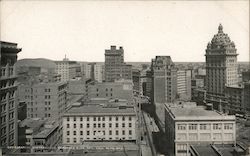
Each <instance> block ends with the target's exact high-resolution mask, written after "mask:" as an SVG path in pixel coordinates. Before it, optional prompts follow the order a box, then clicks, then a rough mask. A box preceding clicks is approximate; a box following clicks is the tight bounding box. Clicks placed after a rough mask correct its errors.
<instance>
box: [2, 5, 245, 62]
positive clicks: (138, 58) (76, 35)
mask: <svg viewBox="0 0 250 156" xmlns="http://www.w3.org/2000/svg"><path fill="white" fill-rule="evenodd" d="M248 4H249V2H248V1H239V2H238V1H237V2H235V1H221V2H214V1H206V2H201V1H195V2H179V1H168V2H165V1H157V2H152V1H144V2H142V1H129V2H127V1H118V2H114V1H105V2H101V1H94V2H89V1H88V2H87V1H73V2H69V1H53V2H49V1H43V2H37V1H25V2H23V1H1V40H4V41H13V42H17V43H18V45H19V46H20V47H22V53H21V54H20V56H19V59H23V58H48V59H51V60H62V59H63V58H64V56H65V55H67V56H68V57H69V59H70V60H76V61H89V62H92V61H94V62H104V52H105V49H108V48H109V46H110V45H117V46H122V47H123V48H124V53H125V62H150V61H151V59H152V58H154V56H156V55H168V56H171V57H172V59H173V61H174V62H188V61H190V62H205V56H204V55H205V49H206V46H207V43H208V42H209V41H210V40H211V39H212V37H213V35H214V34H215V33H217V31H218V26H219V24H220V23H221V24H222V25H223V30H224V32H225V33H227V34H228V35H229V36H230V39H231V40H232V41H234V42H235V45H236V49H237V53H238V54H239V56H238V61H239V62H241V61H244V62H246V61H249V46H248V45H249V20H248V19H249V18H248V17H249V9H248V8H249V5H248ZM190 7H191V8H192V9H190ZM72 10H74V11H73V12H72ZM162 14H164V16H163V15H162ZM183 15H185V18H184V19H183V20H182V19H181V18H182V17H183ZM194 16H195V18H194ZM23 17H25V18H23ZM71 17H74V18H71ZM171 17H172V18H171ZM65 19H67V20H68V21H67V22H65ZM211 19H213V20H211ZM48 36H49V37H48ZM51 54H53V55H51Z"/></svg>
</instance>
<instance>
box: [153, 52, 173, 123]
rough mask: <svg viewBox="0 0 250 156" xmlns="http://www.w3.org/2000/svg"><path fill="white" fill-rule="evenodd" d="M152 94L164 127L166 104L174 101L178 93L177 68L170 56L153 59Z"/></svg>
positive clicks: (160, 121)
mask: <svg viewBox="0 0 250 156" xmlns="http://www.w3.org/2000/svg"><path fill="white" fill-rule="evenodd" d="M151 70H152V86H153V87H152V93H151V94H152V96H151V98H152V99H151V100H152V101H153V102H154V104H155V111H156V114H157V116H158V119H159V123H160V124H161V126H162V127H164V104H165V103H169V102H173V101H174V100H175V99H176V95H177V68H176V67H175V65H174V63H173V61H172V59H171V57H170V56H156V57H155V59H152V64H151Z"/></svg>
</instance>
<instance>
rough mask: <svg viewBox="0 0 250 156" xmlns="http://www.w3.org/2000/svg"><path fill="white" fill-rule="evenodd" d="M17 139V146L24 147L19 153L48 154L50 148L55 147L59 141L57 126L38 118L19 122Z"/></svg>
mask: <svg viewBox="0 0 250 156" xmlns="http://www.w3.org/2000/svg"><path fill="white" fill-rule="evenodd" d="M18 137H19V144H18V145H19V146H25V147H26V148H25V149H22V150H21V152H49V151H50V148H52V147H56V146H57V145H58V144H59V143H60V140H61V136H60V134H59V125H58V124H56V123H55V122H47V120H44V119H40V118H36V119H34V118H33V119H25V120H23V121H21V122H20V123H19V127H18ZM29 147H30V148H29Z"/></svg>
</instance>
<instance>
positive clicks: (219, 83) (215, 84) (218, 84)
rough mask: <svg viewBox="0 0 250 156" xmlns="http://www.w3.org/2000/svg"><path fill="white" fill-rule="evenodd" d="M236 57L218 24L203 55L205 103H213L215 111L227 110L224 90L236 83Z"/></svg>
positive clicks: (232, 47)
mask: <svg viewBox="0 0 250 156" xmlns="http://www.w3.org/2000/svg"><path fill="white" fill-rule="evenodd" d="M237 55H238V54H237V53H236V48H235V44H234V42H233V41H231V40H230V38H229V36H228V35H227V34H225V33H224V32H223V27H222V25H221V24H220V25H219V27H218V33H217V34H216V35H214V37H213V39H212V41H211V42H209V43H208V45H207V49H206V54H205V56H206V91H207V96H206V102H209V103H213V105H214V108H215V109H218V110H223V111H224V112H225V111H227V109H228V108H227V100H226V97H225V88H226V86H231V85H235V84H237V82H238V77H237Z"/></svg>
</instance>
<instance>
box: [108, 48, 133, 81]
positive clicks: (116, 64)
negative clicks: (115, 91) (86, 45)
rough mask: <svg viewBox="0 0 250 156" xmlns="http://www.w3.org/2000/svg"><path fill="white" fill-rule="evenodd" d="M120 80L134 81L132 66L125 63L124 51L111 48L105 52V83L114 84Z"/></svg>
mask: <svg viewBox="0 0 250 156" xmlns="http://www.w3.org/2000/svg"><path fill="white" fill-rule="evenodd" d="M118 79H130V80H131V79H132V66H131V65H128V64H126V63H124V50H123V48H122V47H119V49H116V46H111V48H110V49H108V50H107V49H106V50H105V81H106V82H114V81H115V80H118Z"/></svg>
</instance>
